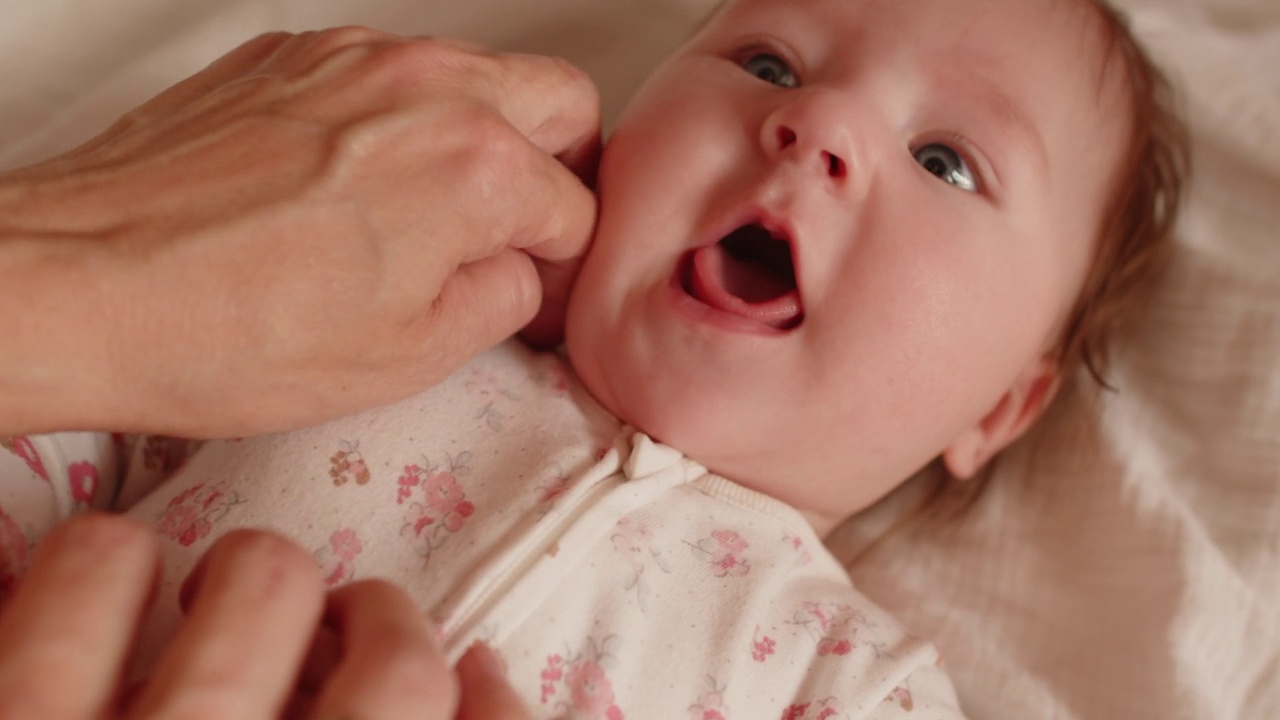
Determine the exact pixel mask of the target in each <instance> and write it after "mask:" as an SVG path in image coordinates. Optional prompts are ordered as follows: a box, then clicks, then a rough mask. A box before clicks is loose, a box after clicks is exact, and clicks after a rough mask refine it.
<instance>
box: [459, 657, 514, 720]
mask: <svg viewBox="0 0 1280 720" xmlns="http://www.w3.org/2000/svg"><path fill="white" fill-rule="evenodd" d="M458 682H459V684H460V685H461V700H460V702H459V703H458V715H457V718H456V720H529V717H530V716H529V712H528V711H527V710H526V709H525V707H524V703H523V702H521V701H520V696H518V695H516V691H515V690H513V689H511V685H509V684H508V683H507V670H506V667H504V666H503V664H502V660H501V658H499V657H498V655H497V653H495V652H494V651H493V650H492V649H491V648H490V647H489V646H488V645H485V644H484V643H476V644H475V645H472V646H471V647H470V648H469V649H468V650H467V652H466V653H465V654H463V656H462V659H461V660H459V661H458Z"/></svg>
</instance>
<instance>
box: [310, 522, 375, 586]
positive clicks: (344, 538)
mask: <svg viewBox="0 0 1280 720" xmlns="http://www.w3.org/2000/svg"><path fill="white" fill-rule="evenodd" d="M363 550H364V544H363V543H361V542H360V538H359V537H358V536H357V535H356V531H355V530H352V529H351V528H342V529H341V530H337V531H335V532H334V533H333V534H332V535H330V536H329V544H328V545H326V546H325V547H322V548H320V549H319V550H317V551H316V552H315V553H314V555H315V558H316V562H317V563H318V564H319V565H320V570H321V572H322V573H323V574H324V582H325V585H326V586H328V587H336V586H338V585H341V584H342V583H345V582H347V581H348V580H350V579H351V578H352V577H354V576H355V560H356V556H357V555H359V554H360V553H361V551H363Z"/></svg>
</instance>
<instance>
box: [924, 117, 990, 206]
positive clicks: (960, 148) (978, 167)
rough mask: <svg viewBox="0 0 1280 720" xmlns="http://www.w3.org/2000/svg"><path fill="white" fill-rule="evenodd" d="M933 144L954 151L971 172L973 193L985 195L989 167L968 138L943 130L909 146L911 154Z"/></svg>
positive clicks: (987, 185)
mask: <svg viewBox="0 0 1280 720" xmlns="http://www.w3.org/2000/svg"><path fill="white" fill-rule="evenodd" d="M933 143H941V144H943V145H947V146H949V147H951V148H952V149H953V150H955V152H956V154H957V155H959V156H960V159H961V160H963V161H964V163H965V165H968V166H969V169H970V170H971V171H972V172H973V175H974V181H975V182H976V183H977V188H976V190H975V191H976V192H977V193H978V194H979V195H986V194H987V189H988V188H989V187H990V186H989V183H988V182H987V178H988V177H989V176H990V174H991V166H990V165H989V164H988V163H987V162H986V159H985V158H984V157H983V156H982V154H981V153H980V152H978V149H977V147H975V146H974V144H973V142H972V141H971V140H969V138H967V137H965V136H964V135H961V134H960V133H958V132H955V131H954V130H943V131H940V132H936V133H930V134H928V135H925V136H924V138H923V139H922V140H920V141H917V142H916V143H914V144H913V145H912V146H911V152H913V153H914V152H915V151H916V149H917V148H921V147H924V146H925V145H930V144H933Z"/></svg>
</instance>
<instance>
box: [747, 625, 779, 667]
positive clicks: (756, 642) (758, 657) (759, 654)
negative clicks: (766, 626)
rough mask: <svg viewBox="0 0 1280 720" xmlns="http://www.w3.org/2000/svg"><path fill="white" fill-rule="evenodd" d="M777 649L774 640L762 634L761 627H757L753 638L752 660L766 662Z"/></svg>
mask: <svg viewBox="0 0 1280 720" xmlns="http://www.w3.org/2000/svg"><path fill="white" fill-rule="evenodd" d="M777 647H778V644H777V643H776V642H774V640H773V638H771V637H769V636H768V635H762V634H761V633H760V626H759V625H757V626H756V630H755V633H754V634H753V635H752V636H751V659H752V660H755V661H756V662H764V661H765V660H766V659H768V657H769V656H770V655H772V654H773V652H774V650H775V649H776V648H777Z"/></svg>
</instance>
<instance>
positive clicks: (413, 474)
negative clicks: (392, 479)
mask: <svg viewBox="0 0 1280 720" xmlns="http://www.w3.org/2000/svg"><path fill="white" fill-rule="evenodd" d="M396 484H397V485H398V489H397V490H396V504H397V505H402V504H404V501H405V500H408V499H409V496H411V495H413V489H414V488H415V487H417V486H419V485H421V484H422V468H421V467H419V466H417V465H405V466H404V472H403V473H401V474H400V478H399V479H398V480H396Z"/></svg>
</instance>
